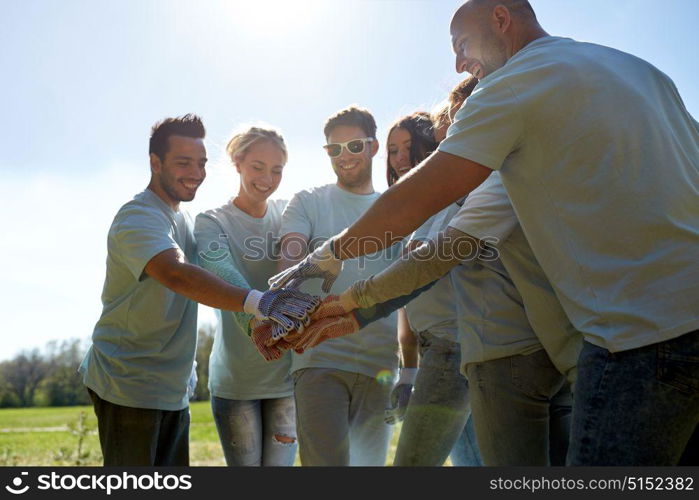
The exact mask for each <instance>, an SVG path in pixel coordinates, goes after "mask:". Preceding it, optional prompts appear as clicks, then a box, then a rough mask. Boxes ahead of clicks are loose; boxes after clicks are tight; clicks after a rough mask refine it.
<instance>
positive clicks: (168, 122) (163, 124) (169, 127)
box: [148, 113, 206, 161]
mask: <svg viewBox="0 0 699 500" xmlns="http://www.w3.org/2000/svg"><path fill="white" fill-rule="evenodd" d="M173 135H179V136H182V137H192V138H194V139H203V138H204V136H205V135H206V130H205V129H204V124H203V123H202V121H201V118H199V117H198V116H197V115H195V114H192V113H187V114H186V115H184V116H178V117H177V118H165V119H163V120H160V121H159V122H158V123H156V124H155V125H153V127H152V128H151V130H150V142H149V145H148V153H149V154H155V155H157V156H158V158H160V160H161V161H164V160H165V154H166V153H167V151H168V147H169V141H168V139H169V138H170V136H173Z"/></svg>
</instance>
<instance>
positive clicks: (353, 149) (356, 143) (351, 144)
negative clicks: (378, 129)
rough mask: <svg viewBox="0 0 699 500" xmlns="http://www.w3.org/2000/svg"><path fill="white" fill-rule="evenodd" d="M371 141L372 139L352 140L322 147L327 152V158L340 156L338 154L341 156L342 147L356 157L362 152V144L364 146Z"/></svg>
mask: <svg viewBox="0 0 699 500" xmlns="http://www.w3.org/2000/svg"><path fill="white" fill-rule="evenodd" d="M373 140H374V138H373V137H363V138H362V139H353V140H351V141H347V142H332V143H330V144H326V145H324V146H323V147H324V148H325V151H327V152H328V156H329V157H330V158H335V157H337V156H340V154H342V148H343V147H344V148H347V151H349V152H350V153H352V154H353V155H358V154H359V153H361V152H362V151H364V144H366V143H367V142H372V141H373Z"/></svg>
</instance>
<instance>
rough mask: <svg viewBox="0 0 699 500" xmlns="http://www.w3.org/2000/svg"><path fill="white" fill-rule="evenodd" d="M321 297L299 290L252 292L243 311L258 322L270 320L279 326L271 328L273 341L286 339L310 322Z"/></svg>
mask: <svg viewBox="0 0 699 500" xmlns="http://www.w3.org/2000/svg"><path fill="white" fill-rule="evenodd" d="M319 304H320V297H316V296H313V295H309V294H307V293H303V292H301V291H299V290H291V289H281V290H268V291H266V292H260V291H259V290H250V292H248V295H247V296H246V297H245V302H244V303H243V311H245V312H246V313H248V314H252V315H253V316H255V318H256V319H258V320H261V321H262V320H265V319H270V320H272V321H273V322H275V323H276V324H277V325H278V326H274V325H272V327H270V335H272V338H273V339H279V338H281V337H284V336H285V335H286V334H287V333H288V332H290V331H291V330H293V329H294V328H298V327H299V323H298V322H301V323H302V324H303V325H304V326H305V325H306V324H308V323H309V321H310V318H309V316H310V314H311V313H312V312H313V311H315V310H316V309H317V308H318V305H319Z"/></svg>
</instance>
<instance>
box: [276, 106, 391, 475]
mask: <svg viewBox="0 0 699 500" xmlns="http://www.w3.org/2000/svg"><path fill="white" fill-rule="evenodd" d="M324 133H325V138H326V144H325V146H324V148H325V150H326V152H327V154H328V156H329V158H330V163H331V165H332V168H333V170H334V171H335V174H336V176H337V181H336V182H335V183H334V184H328V185H325V186H321V187H317V188H313V189H309V190H304V191H301V192H299V193H297V194H296V195H295V196H294V197H293V199H292V200H291V201H290V202H289V204H288V205H287V207H286V210H285V211H284V214H283V216H282V227H281V231H280V234H281V235H282V240H281V254H282V260H281V262H280V270H283V269H286V268H287V267H290V266H293V265H294V264H296V263H297V262H299V261H301V260H302V259H303V258H304V257H306V255H307V254H308V252H309V251H313V250H314V249H315V248H317V247H319V246H322V245H323V244H324V242H325V241H326V240H327V239H328V238H329V237H330V236H332V235H334V234H336V233H337V232H338V231H341V230H342V229H344V228H346V227H348V226H350V225H351V224H352V223H354V222H355V221H356V220H357V219H358V218H359V217H360V216H361V215H362V214H363V213H364V211H365V210H366V209H367V208H369V207H370V206H371V205H372V203H373V202H374V201H375V200H376V199H377V198H378V197H379V193H376V192H375V191H374V187H373V184H372V179H371V169H372V159H373V157H374V156H375V155H376V153H377V151H378V149H379V144H378V141H377V140H376V122H375V121H374V118H373V117H372V116H371V113H369V111H367V110H366V109H362V108H357V107H354V106H353V107H349V108H346V109H343V110H341V111H339V112H338V113H336V114H335V115H333V116H332V117H330V118H329V119H328V121H327V122H326V125H325V129H324ZM372 252H374V253H373V254H372ZM367 253H368V254H370V255H367V256H366V257H364V258H361V259H355V260H352V261H350V262H348V263H347V265H346V266H345V273H344V274H343V275H342V277H341V278H340V279H338V280H337V283H335V284H334V286H333V282H332V281H327V282H324V283H323V284H322V287H321V286H320V285H319V284H318V283H317V282H308V283H305V284H304V285H303V286H302V287H301V290H303V291H305V292H309V293H313V294H322V295H326V294H327V292H329V291H330V288H331V287H332V288H333V290H344V289H345V288H346V287H347V286H349V285H350V284H351V283H353V282H354V281H356V280H357V279H362V278H367V277H369V276H371V275H372V274H374V273H376V272H379V271H381V270H383V269H384V268H386V267H388V265H389V264H390V263H391V262H392V261H393V260H394V258H395V257H397V256H398V254H399V248H398V246H397V245H396V246H394V247H391V248H389V249H387V250H385V251H382V252H375V250H369V251H368V252H367ZM286 286H294V284H293V283H288V284H287V285H286ZM365 330H366V333H367V335H351V336H347V337H343V338H338V339H334V340H328V341H326V342H324V343H323V344H322V345H320V346H318V347H316V348H314V349H310V350H308V351H306V352H305V353H303V354H294V360H293V363H292V368H291V371H292V376H293V378H294V395H295V398H296V412H297V433H298V439H299V453H300V457H301V463H302V465H332V466H343V465H365V466H370V465H377V466H378V465H384V464H385V461H386V453H387V450H388V442H389V439H390V435H391V427H390V426H389V425H387V424H386V423H385V422H384V418H383V417H384V409H385V408H386V406H388V398H389V392H390V390H391V387H392V386H391V382H392V379H393V377H394V374H395V371H396V368H397V364H398V358H397V343H396V322H395V315H391V316H389V317H387V318H384V319H382V320H379V321H376V322H374V323H372V324H371V325H368V326H367V328H366V329H365ZM365 330H362V331H363V332H364V331H365Z"/></svg>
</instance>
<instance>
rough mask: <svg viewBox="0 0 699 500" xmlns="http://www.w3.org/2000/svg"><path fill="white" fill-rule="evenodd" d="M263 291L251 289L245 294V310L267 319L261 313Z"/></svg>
mask: <svg viewBox="0 0 699 500" xmlns="http://www.w3.org/2000/svg"><path fill="white" fill-rule="evenodd" d="M262 295H263V293H262V292H260V291H259V290H250V291H249V292H248V294H247V295H246V296H245V301H244V302H243V312H246V313H248V314H252V315H253V316H255V317H256V318H257V319H260V320H262V319H266V318H265V317H264V316H262V314H260V308H259V306H260V299H261V298H262Z"/></svg>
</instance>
